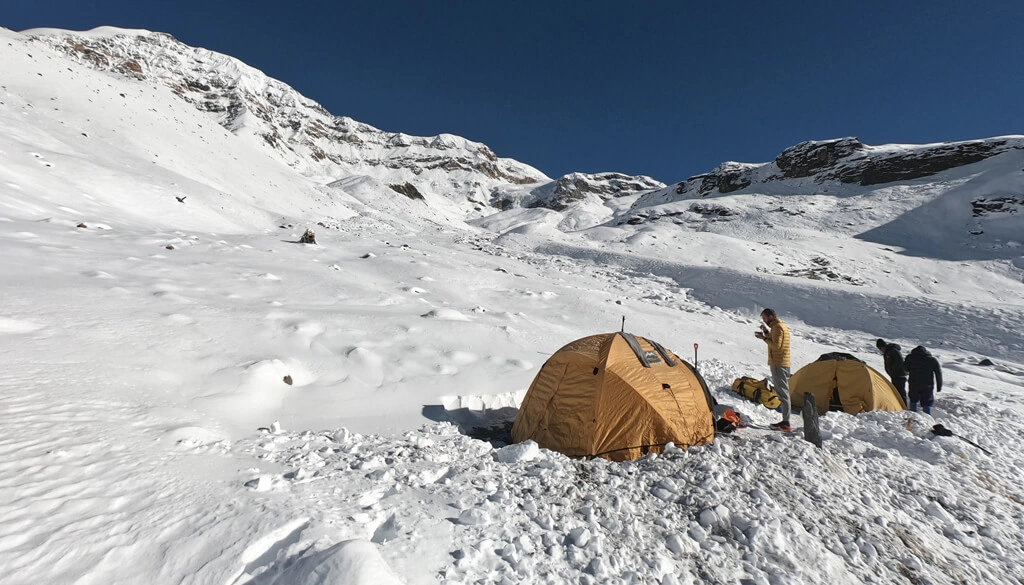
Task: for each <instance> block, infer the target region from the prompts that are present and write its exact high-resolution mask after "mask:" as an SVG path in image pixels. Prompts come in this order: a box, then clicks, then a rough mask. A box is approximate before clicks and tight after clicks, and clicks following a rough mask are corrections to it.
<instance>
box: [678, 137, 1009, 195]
mask: <svg viewBox="0 0 1024 585" xmlns="http://www.w3.org/2000/svg"><path fill="white" fill-rule="evenodd" d="M1011 149H1024V137H1019V136H1013V137H1000V138H989V139H985V140H970V141H964V142H945V143H940V144H926V145H913V146H911V145H886V146H868V145H866V144H864V143H862V142H861V141H859V140H857V139H856V138H838V139H835V140H815V141H807V142H801V143H800V144H797V145H796V146H792V147H790V148H787V149H786V150H784V151H782V153H781V154H779V156H778V157H776V158H775V160H774V161H773V162H771V163H764V164H744V163H735V162H728V163H724V164H722V165H720V166H719V167H718V168H716V169H715V170H713V171H711V172H710V173H706V174H703V175H696V176H693V177H690V178H689V179H687V180H685V181H682V182H680V183H678V184H677V185H676V188H675V192H676V194H679V195H683V194H690V195H693V196H699V197H704V196H706V195H708V194H711V193H719V194H725V193H732V192H734V191H739V190H741V189H746V188H748V187H751V186H752V185H754V186H755V187H756V185H757V184H764V183H769V182H772V181H783V180H787V179H809V180H811V181H812V182H814V183H817V184H822V183H826V182H830V181H834V182H838V183H846V184H856V185H862V186H869V185H879V184H884V183H894V182H897V181H910V180H914V179H920V178H922V177H928V176H931V175H934V174H937V173H941V172H943V171H946V170H949V169H953V168H956V167H961V166H964V165H969V164H972V163H976V162H980V161H982V160H985V159H986V158H989V157H992V156H995V155H997V154H1001V153H1004V152H1007V151H1008V150H1011Z"/></svg>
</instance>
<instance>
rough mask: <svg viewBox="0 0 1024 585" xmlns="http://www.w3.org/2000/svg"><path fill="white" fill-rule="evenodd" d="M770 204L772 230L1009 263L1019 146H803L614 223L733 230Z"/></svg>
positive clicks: (1018, 249)
mask: <svg viewBox="0 0 1024 585" xmlns="http://www.w3.org/2000/svg"><path fill="white" fill-rule="evenodd" d="M778 197H783V199H777V198H778ZM703 199H707V201H699V200H703ZM759 200H760V201H759ZM776 200H777V201H778V202H779V207H778V208H777V210H776V212H777V213H780V214H781V215H780V216H777V217H781V218H782V219H781V221H772V222H771V223H772V224H773V225H775V224H778V225H787V226H799V227H805V228H808V229H818V230H822V231H835V232H838V233H841V234H843V235H846V236H852V237H855V238H858V239H862V240H866V241H870V242H876V243H879V244H886V245H889V246H899V247H901V248H903V249H904V250H905V251H906V252H908V253H912V254H915V255H919V256H926V257H931V258H942V259H947V260H956V259H964V260H968V259H991V258H1016V257H1019V256H1021V254H1022V253H1024V247H1022V246H1024V244H1022V242H1024V235H1022V234H1024V214H1020V213H1018V212H1019V211H1022V210H1024V136H1002V137H997V138H988V139H984V140H972V141H966V142H949V143H939V144H925V145H898V144H889V145H884V146H868V145H865V144H863V143H861V142H860V141H858V140H857V139H855V138H842V139H836V140H826V141H810V142H804V143H801V144H798V145H796V146H794V147H792V148H788V149H786V150H785V151H783V152H782V153H781V154H780V155H779V156H778V157H776V159H775V160H774V161H773V162H770V163H764V164H745V163H724V164H722V165H720V166H719V167H718V168H716V169H715V170H713V171H712V172H710V173H707V174H704V175H697V176H695V177H691V178H689V179H687V180H685V181H682V182H680V183H678V184H677V185H675V186H674V187H671V188H666V189H662V190H659V191H655V192H651V193H648V194H645V195H644V196H643V197H641V198H640V199H639V200H638V201H637V202H636V203H635V204H634V206H633V208H632V209H631V210H630V211H629V213H627V214H626V216H625V217H624V218H623V219H622V220H620V221H623V222H626V223H634V224H636V223H641V222H644V221H647V220H658V219H664V220H668V221H676V222H681V221H686V220H693V219H695V218H697V217H699V216H705V217H707V216H710V217H712V218H713V219H715V220H716V221H723V220H726V221H731V222H739V223H743V222H744V220H745V219H750V218H749V213H747V212H746V210H745V209H744V207H745V205H744V204H745V203H747V202H754V205H755V206H760V207H764V203H765V202H767V201H776ZM782 215H790V216H798V219H797V220H796V221H792V220H787V219H786V218H785V217H782Z"/></svg>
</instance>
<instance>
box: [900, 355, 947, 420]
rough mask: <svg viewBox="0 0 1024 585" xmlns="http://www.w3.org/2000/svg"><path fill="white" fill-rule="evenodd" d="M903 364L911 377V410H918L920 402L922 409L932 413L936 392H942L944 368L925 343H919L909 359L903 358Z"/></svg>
mask: <svg viewBox="0 0 1024 585" xmlns="http://www.w3.org/2000/svg"><path fill="white" fill-rule="evenodd" d="M903 366H904V367H905V368H906V369H907V374H908V378H909V380H908V382H909V386H910V410H914V411H916V410H917V404H918V403H919V402H920V403H921V410H923V411H924V412H925V413H926V414H931V413H932V404H934V403H935V394H934V392H942V368H940V367H939V360H937V359H935V357H934V356H932V354H930V353H928V350H927V349H925V348H924V346H923V345H919V346H917V347H915V348H914V349H912V350H911V351H910V355H908V356H907V359H905V360H903ZM933 391H934V392H933Z"/></svg>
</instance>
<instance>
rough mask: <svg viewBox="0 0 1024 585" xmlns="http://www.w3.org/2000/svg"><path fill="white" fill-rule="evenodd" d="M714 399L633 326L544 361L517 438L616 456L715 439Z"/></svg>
mask: <svg viewBox="0 0 1024 585" xmlns="http://www.w3.org/2000/svg"><path fill="white" fill-rule="evenodd" d="M713 405H714V401H713V399H712V398H711V395H710V394H709V393H708V388H707V383H706V382H704V379H703V378H702V377H701V375H700V374H699V373H698V372H697V371H696V370H695V369H694V368H693V366H691V365H690V364H689V363H687V362H686V361H684V360H682V359H680V358H679V357H678V356H677V355H676V354H674V353H672V352H671V351H669V350H667V349H665V348H664V347H662V346H661V345H659V344H658V343H657V342H654V341H650V340H647V339H644V338H643V337H636V336H634V335H632V334H629V333H604V334H601V335H592V336H590V337H584V338H582V339H578V340H576V341H573V342H572V343H570V344H568V345H566V346H565V347H563V348H561V349H559V350H558V351H556V352H555V353H554V354H553V355H552V356H551V357H550V358H549V359H548V361H547V362H546V363H545V364H544V366H543V367H541V369H540V372H538V373H537V377H536V378H534V380H533V384H531V385H530V389H529V390H528V391H527V392H526V396H525V398H524V399H523V403H522V405H520V407H519V414H518V415H517V416H516V421H515V424H514V425H513V426H512V439H513V441H515V442H517V443H518V442H521V441H526V440H528V439H532V440H533V441H536V442H537V443H538V444H539V445H540V446H541V447H543V448H545V449H551V450H553V451H558V452H560V453H564V454H566V455H569V456H573V457H604V458H606V459H611V460H614V461H623V460H628V459H638V458H640V457H642V456H643V455H645V454H647V453H660V452H661V451H662V449H663V448H664V447H665V445H666V444H667V443H669V442H672V443H675V444H676V445H677V446H679V447H683V448H685V447H688V446H693V445H703V444H705V443H709V442H711V441H712V440H714V437H715V420H714V414H713Z"/></svg>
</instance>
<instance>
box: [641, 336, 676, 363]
mask: <svg viewBox="0 0 1024 585" xmlns="http://www.w3.org/2000/svg"><path fill="white" fill-rule="evenodd" d="M647 341H648V342H649V343H650V344H651V345H653V346H654V349H656V350H658V353H660V354H661V359H663V360H665V365H667V366H668V367H670V368H672V367H675V365H676V362H674V361H672V358H670V357H668V352H667V351H665V348H664V347H662V346H661V344H660V343H658V342H657V341H651V340H650V339H648V340H647Z"/></svg>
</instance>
